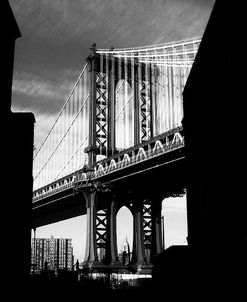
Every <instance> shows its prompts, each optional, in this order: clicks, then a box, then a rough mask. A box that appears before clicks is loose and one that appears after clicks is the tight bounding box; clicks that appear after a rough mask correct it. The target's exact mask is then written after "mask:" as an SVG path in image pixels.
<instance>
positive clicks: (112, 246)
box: [107, 197, 122, 269]
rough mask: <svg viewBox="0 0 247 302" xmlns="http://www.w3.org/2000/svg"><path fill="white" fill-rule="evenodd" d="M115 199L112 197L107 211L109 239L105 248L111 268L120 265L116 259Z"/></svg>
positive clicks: (119, 266) (118, 267) (120, 266)
mask: <svg viewBox="0 0 247 302" xmlns="http://www.w3.org/2000/svg"><path fill="white" fill-rule="evenodd" d="M116 218H117V210H116V200H115V199H114V197H113V199H112V201H111V204H110V211H109V240H108V246H107V248H108V249H109V251H110V265H111V267H112V268H117V269H120V268H122V265H121V263H120V261H119V259H118V253H117V232H116Z"/></svg>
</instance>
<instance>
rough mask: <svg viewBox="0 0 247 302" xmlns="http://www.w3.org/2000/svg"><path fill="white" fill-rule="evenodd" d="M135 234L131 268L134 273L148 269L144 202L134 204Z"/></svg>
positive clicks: (139, 201)
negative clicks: (145, 245) (145, 246)
mask: <svg viewBox="0 0 247 302" xmlns="http://www.w3.org/2000/svg"><path fill="white" fill-rule="evenodd" d="M133 214H134V234H133V253H132V259H131V263H130V265H129V268H130V269H131V270H133V271H134V272H137V273H138V272H141V271H142V270H145V269H148V265H147V259H146V256H145V248H144V229H143V201H142V200H138V201H137V202H136V203H135V204H134V209H133Z"/></svg>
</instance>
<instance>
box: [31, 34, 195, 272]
mask: <svg viewBox="0 0 247 302" xmlns="http://www.w3.org/2000/svg"><path fill="white" fill-rule="evenodd" d="M199 43H200V39H191V40H188V41H181V42H173V43H168V44H164V45H158V46H149V47H145V48H135V49H134V48H133V49H132V48H129V49H114V48H113V47H112V48H111V49H110V50H102V49H97V48H96V44H93V45H92V47H91V54H90V55H89V56H88V57H87V59H86V65H85V67H84V69H83V71H82V73H81V75H80V76H79V79H78V81H77V82H76V84H75V86H74V88H73V89H72V91H71V93H70V95H69V97H68V98H67V100H66V103H65V105H64V106H63V108H62V110H61V112H60V113H59V116H58V118H57V120H56V121H55V123H54V125H53V127H52V129H51V130H50V132H49V134H48V135H47V137H46V139H45V141H44V142H43V144H42V146H41V147H40V148H39V149H38V151H37V153H36V154H35V157H34V192H33V227H34V228H35V227H37V226H40V225H44V224H47V223H51V222H54V221H58V220H62V219H66V218H70V217H74V216H77V215H81V214H86V215H87V238H86V253H85V259H84V262H83V267H84V269H85V270H86V271H91V272H92V271H104V272H105V271H112V272H114V271H118V270H121V269H122V268H123V265H122V264H121V263H120V261H119V258H118V251H117V243H116V242H117V236H116V215H117V213H118V211H119V209H120V208H121V207H122V206H123V205H125V206H126V207H127V208H129V210H130V211H131V213H132V215H133V230H134V231H133V251H132V257H131V259H130V263H129V265H128V269H129V270H131V271H133V272H142V271H143V272H147V271H150V270H151V268H152V259H153V257H154V256H155V255H156V254H158V253H160V252H161V251H162V249H163V246H162V238H161V237H162V236H161V203H162V200H163V199H164V198H166V197H168V196H171V195H174V194H180V193H181V192H184V189H185V187H186V185H185V177H184V173H183V172H184V157H185V155H184V133H183V128H182V123H181V121H182V118H183V104H182V92H183V88H184V86H185V83H186V80H187V77H188V75H189V71H190V68H191V66H192V63H193V60H194V58H195V55H196V52H197V49H198V46H199Z"/></svg>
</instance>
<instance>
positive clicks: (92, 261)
mask: <svg viewBox="0 0 247 302" xmlns="http://www.w3.org/2000/svg"><path fill="white" fill-rule="evenodd" d="M83 194H84V197H85V199H86V203H87V239H86V253H85V259H84V263H83V266H84V269H86V270H87V269H88V270H90V271H98V272H100V271H104V272H106V271H115V270H118V269H121V268H122V266H121V263H120V261H119V259H118V255H117V236H116V202H115V200H114V198H113V196H112V194H111V193H109V192H108V193H107V192H104V191H101V190H97V189H89V190H85V191H83ZM99 199H100V203H99V202H98V201H99ZM109 199H110V200H111V201H110V200H109ZM109 201H110V202H109ZM99 205H100V206H101V207H99Z"/></svg>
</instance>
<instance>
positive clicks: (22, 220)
mask: <svg viewBox="0 0 247 302" xmlns="http://www.w3.org/2000/svg"><path fill="white" fill-rule="evenodd" d="M0 6H1V9H0V12H1V20H2V21H4V22H3V25H2V31H1V50H2V52H1V54H2V56H1V58H2V65H1V75H2V77H1V78H2V81H1V119H0V120H1V130H2V132H1V151H2V157H1V160H2V163H1V180H2V181H1V252H2V253H1V270H0V273H1V280H2V281H1V288H2V289H3V290H4V293H3V295H4V296H5V290H6V294H7V297H8V298H7V299H10V300H11V298H12V295H14V296H18V295H19V294H20V292H19V290H20V289H21V288H22V289H23V291H24V292H25V290H27V280H28V275H29V270H30V245H31V228H30V227H31V203H32V183H33V181H32V158H33V137H34V135H33V132H34V122H35V120H34V115H33V114H32V113H13V112H12V111H11V94H12V76H13V66H14V51H15V40H16V39H17V38H19V37H20V36H21V34H20V31H19V28H18V26H17V23H16V20H15V18H14V15H13V13H12V10H11V7H10V5H9V3H8V1H7V0H3V1H1V4H0Z"/></svg>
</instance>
